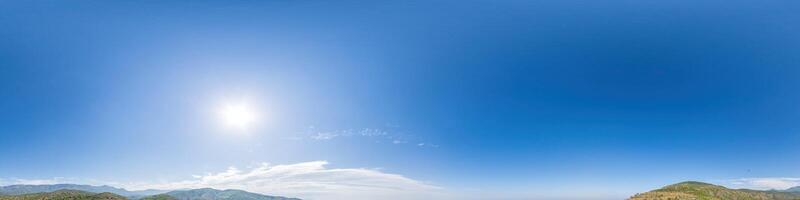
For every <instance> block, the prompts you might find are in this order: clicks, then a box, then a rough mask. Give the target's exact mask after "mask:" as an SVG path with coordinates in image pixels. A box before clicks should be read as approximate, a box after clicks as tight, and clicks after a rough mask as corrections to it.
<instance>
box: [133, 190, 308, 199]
mask: <svg viewBox="0 0 800 200" xmlns="http://www.w3.org/2000/svg"><path fill="white" fill-rule="evenodd" d="M165 194H166V195H169V196H171V197H174V198H175V199H177V200H300V199H297V198H287V197H280V196H268V195H262V194H256V193H251V192H247V191H243V190H215V189H211V188H203V189H194V190H178V191H172V192H168V193H165ZM157 196H158V195H157ZM152 197H155V196H152ZM147 198H149V197H147ZM158 198H161V199H151V200H164V198H167V197H163V196H161V197H158Z"/></svg>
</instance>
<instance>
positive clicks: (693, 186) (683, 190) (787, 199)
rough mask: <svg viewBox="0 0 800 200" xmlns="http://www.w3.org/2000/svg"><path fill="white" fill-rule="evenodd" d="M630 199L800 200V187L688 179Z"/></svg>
mask: <svg viewBox="0 0 800 200" xmlns="http://www.w3.org/2000/svg"><path fill="white" fill-rule="evenodd" d="M629 200H800V187H794V188H789V189H786V190H769V191H761V190H749V189H729V188H726V187H722V186H719V185H712V184H708V183H702V182H694V181H688V182H682V183H677V184H673V185H668V186H665V187H663V188H661V189H657V190H653V191H650V192H645V193H641V194H636V195H634V196H633V197H631V198H629Z"/></svg>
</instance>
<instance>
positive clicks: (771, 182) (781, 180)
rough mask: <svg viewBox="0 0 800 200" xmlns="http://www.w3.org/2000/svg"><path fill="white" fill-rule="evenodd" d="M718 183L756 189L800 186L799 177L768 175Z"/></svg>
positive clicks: (781, 188) (732, 186)
mask: <svg viewBox="0 0 800 200" xmlns="http://www.w3.org/2000/svg"><path fill="white" fill-rule="evenodd" d="M720 184H722V185H725V186H728V187H731V188H747V189H756V190H772V189H776V190H784V189H788V188H790V187H795V186H800V178H790V177H768V178H740V179H733V180H726V181H722V182H721V183H720Z"/></svg>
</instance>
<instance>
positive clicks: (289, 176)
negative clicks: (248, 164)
mask: <svg viewBox="0 0 800 200" xmlns="http://www.w3.org/2000/svg"><path fill="white" fill-rule="evenodd" d="M327 164H328V162H326V161H313V162H304V163H297V164H288V165H274V166H273V165H269V164H262V165H261V166H258V167H254V168H251V169H247V170H241V169H239V168H236V167H230V168H228V169H227V170H225V171H223V172H218V173H210V174H206V175H195V176H193V178H192V179H189V180H182V181H173V182H160V183H153V182H142V183H124V184H121V185H119V186H121V187H124V188H127V189H166V190H170V189H183V188H204V187H212V188H218V189H243V190H247V191H253V192H258V193H264V194H272V195H284V196H292V197H300V198H304V199H321V200H324V199H422V198H435V197H437V196H438V197H444V196H445V194H444V192H443V191H444V190H443V189H442V188H439V187H437V186H433V185H431V184H427V183H424V182H421V181H417V180H413V179H410V178H407V177H405V176H402V175H398V174H390V173H384V172H380V171H377V170H372V169H361V168H341V169H329V168H326V165H327Z"/></svg>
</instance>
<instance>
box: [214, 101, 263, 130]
mask: <svg viewBox="0 0 800 200" xmlns="http://www.w3.org/2000/svg"><path fill="white" fill-rule="evenodd" d="M219 117H220V120H222V123H223V124H224V125H225V126H227V127H231V128H236V129H247V128H249V127H251V126H253V123H255V122H256V120H257V118H258V115H257V113H256V111H255V109H253V108H252V107H251V106H250V105H248V104H246V103H229V104H225V105H224V106H222V107H221V108H220V110H219Z"/></svg>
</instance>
